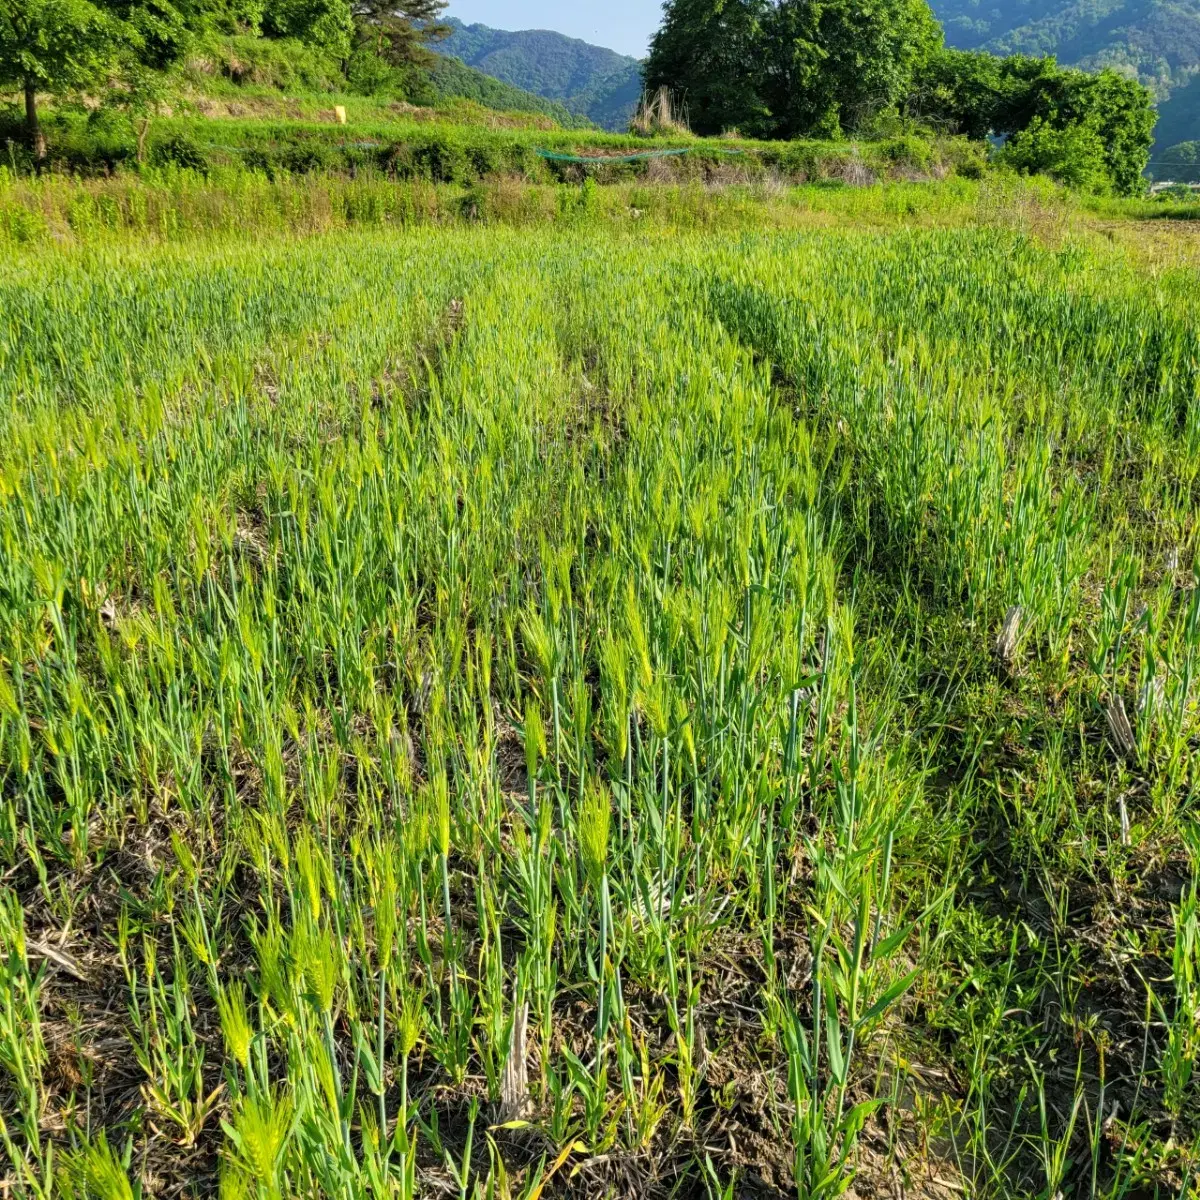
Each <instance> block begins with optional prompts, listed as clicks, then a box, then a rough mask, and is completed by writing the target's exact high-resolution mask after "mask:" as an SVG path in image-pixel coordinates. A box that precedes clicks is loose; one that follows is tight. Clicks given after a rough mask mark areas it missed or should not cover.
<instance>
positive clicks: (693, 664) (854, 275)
mask: <svg viewBox="0 0 1200 1200" xmlns="http://www.w3.org/2000/svg"><path fill="white" fill-rule="evenodd" d="M7 186H9V187H12V188H15V187H17V186H20V187H29V186H30V185H28V184H20V185H18V184H9V185H7ZM42 186H46V187H49V185H42ZM256 186H257V185H256ZM819 193H820V189H814V190H812V191H811V192H808V193H801V195H810V196H816V195H818V194H819ZM43 194H49V193H48V192H47V193H43ZM603 194H604V195H606V196H617V195H619V194H620V192H619V190H618V189H613V190H610V191H605V192H604V193H603ZM681 194H685V195H686V194H687V193H686V189H685V191H684V193H681ZM826 194H828V195H832V196H836V197H838V198H839V199H837V200H835V201H831V203H841V204H844V205H847V206H849V205H851V204H854V205H857V206H858V209H857V212H855V211H852V210H850V209H849V208H847V209H846V210H844V211H841V212H836V211H832V210H831V211H830V212H829V213H827V214H826V215H827V216H828V217H829V218H830V219H831V220H836V221H837V223H838V226H840V227H830V228H810V229H806V230H800V231H797V230H788V229H786V228H785V229H779V228H776V229H762V228H759V229H757V230H754V231H751V230H750V228H749V227H750V226H753V225H757V224H759V220H758V218H759V217H760V216H761V215H762V214H763V213H766V212H770V211H775V210H776V209H777V208H778V207H779V206H781V205H783V204H785V203H786V202H787V201H786V200H784V199H780V198H776V199H774V200H772V201H771V204H770V205H768V204H767V203H766V202H765V201H758V202H756V204H757V205H758V206H757V207H753V206H751V207H748V208H746V209H745V210H744V211H743V212H742V213H741V218H742V220H741V224H742V226H743V227H742V228H740V229H739V228H737V227H736V224H735V223H734V222H732V221H731V222H730V226H731V227H724V228H722V227H720V226H719V225H717V226H715V227H713V228H708V229H705V230H702V231H692V232H689V231H688V230H687V228H686V227H685V224H686V223H684V222H679V221H676V222H669V221H663V222H661V223H659V224H656V225H655V226H654V227H653V228H650V229H648V230H646V231H644V232H638V230H637V228H636V227H634V228H633V229H632V230H631V231H628V232H621V231H620V230H619V229H617V228H616V227H615V226H614V225H613V224H609V223H606V222H604V221H601V220H598V219H596V214H594V213H593V214H585V215H586V216H587V219H583V220H579V221H576V222H574V223H572V224H570V225H569V227H568V228H565V229H560V228H555V227H553V225H548V226H547V227H526V228H519V229H516V228H507V227H504V226H501V225H497V226H495V227H487V228H480V229H470V228H458V227H456V228H448V229H442V228H421V229H415V230H387V229H382V228H374V229H371V230H367V231H354V230H346V229H333V230H332V231H331V232H328V233H327V234H325V235H324V236H321V237H315V238H308V239H296V238H293V239H278V238H277V239H270V238H263V237H260V236H254V235H255V234H256V233H260V232H262V230H261V229H259V228H258V227H257V226H256V225H255V220H254V219H253V217H252V216H249V215H248V216H247V219H246V221H245V234H246V236H243V237H242V238H240V239H238V238H234V237H230V236H225V237H223V238H222V239H220V240H212V239H209V240H204V241H191V242H189V241H186V240H183V241H181V242H180V243H179V244H164V243H162V242H156V243H154V244H151V245H141V244H138V243H137V242H136V241H131V240H121V239H117V240H110V241H106V239H105V238H104V237H103V236H101V235H100V233H96V235H95V236H94V237H90V238H87V239H85V244H84V245H83V246H82V247H74V246H69V245H66V246H60V245H58V244H57V243H56V242H54V241H39V242H36V243H35V244H34V245H32V246H31V247H29V248H25V249H21V248H19V247H10V248H9V250H10V252H9V253H8V254H7V256H6V257H5V258H4V260H3V262H2V263H0V306H2V308H3V311H4V312H5V314H6V318H7V319H6V321H5V322H4V324H3V325H0V546H3V551H4V552H3V555H2V556H0V614H2V615H3V619H2V620H0V763H2V764H3V766H2V767H0V946H3V947H4V951H3V959H2V960H0V993H2V995H3V1000H4V1003H3V1004H2V1005H0V1021H2V1022H3V1024H0V1113H2V1114H3V1126H2V1128H0V1145H2V1146H3V1150H2V1151H0V1154H2V1155H3V1157H0V1163H3V1164H4V1165H3V1166H2V1167H0V1171H3V1172H5V1174H6V1186H7V1187H8V1188H10V1189H11V1190H12V1191H13V1192H14V1193H15V1194H18V1195H22V1196H37V1197H49V1196H58V1195H63V1196H68V1195H74V1196H85V1195H86V1196H92V1197H96V1198H103V1200H109V1198H115V1197H127V1196H131V1195H137V1194H143V1195H152V1194H153V1195H157V1194H162V1193H164V1192H172V1191H174V1192H179V1191H181V1192H182V1193H183V1194H190V1195H207V1194H213V1193H214V1192H215V1191H216V1189H217V1186H218V1181H219V1185H220V1189H221V1195H222V1196H229V1197H240V1196H247V1197H251V1196H252V1197H256V1198H264V1197H274V1196H280V1197H282V1196H296V1197H300V1196H313V1195H329V1196H338V1197H343V1196H368V1195H370V1196H385V1195H386V1196H402V1197H407V1196H415V1195H433V1194H449V1195H459V1196H463V1197H476V1196H478V1197H503V1196H512V1197H524V1198H526V1200H534V1198H535V1197H538V1196H545V1197H549V1196H552V1195H553V1196H565V1195H571V1196H580V1197H585V1196H586V1197H593V1196H599V1195H610V1196H613V1197H617V1196H631V1195H637V1196H669V1195H675V1196H684V1195H687V1196H691V1195H698V1196H704V1195H709V1196H713V1197H717V1196H736V1195H742V1194H754V1195H795V1196H799V1197H832V1196H835V1195H839V1194H846V1193H845V1188H846V1187H847V1186H849V1183H850V1180H851V1178H852V1177H855V1176H857V1178H855V1181H854V1187H855V1189H856V1194H858V1195H860V1196H862V1195H871V1194H890V1189H891V1188H892V1187H893V1186H894V1183H895V1181H896V1180H897V1179H899V1180H900V1181H902V1182H904V1183H905V1186H906V1188H907V1189H908V1191H907V1194H920V1190H921V1189H922V1188H924V1187H926V1186H931V1185H927V1181H928V1180H929V1179H930V1178H931V1177H932V1178H939V1179H943V1180H948V1181H950V1184H951V1186H952V1187H953V1189H954V1190H955V1191H956V1192H957V1193H958V1194H966V1195H971V1196H979V1197H1012V1198H1013V1200H1017V1198H1018V1197H1020V1198H1027V1197H1045V1198H1046V1200H1051V1198H1052V1197H1055V1196H1058V1195H1061V1196H1063V1197H1064V1198H1065V1197H1105V1198H1114V1200H1115V1198H1117V1197H1125V1198H1130V1200H1132V1198H1133V1197H1141V1196H1147V1197H1148V1196H1160V1197H1168V1196H1170V1197H1181V1198H1182V1197H1185V1196H1187V1195H1190V1194H1191V1192H1190V1189H1192V1188H1193V1186H1194V1182H1195V1173H1196V1170H1197V1166H1198V1165H1200V1121H1198V1120H1197V1114H1198V1113H1200V1103H1198V1102H1200V1095H1198V1082H1197V1080H1198V1076H1197V1072H1196V1067H1197V1058H1198V1056H1200V1036H1198V1034H1197V1029H1198V1028H1200V1024H1198V1022H1200V982H1198V981H1200V940H1198V929H1200V925H1198V922H1200V916H1198V912H1197V900H1196V896H1197V882H1198V871H1200V830H1198V828H1197V823H1196V815H1195V799H1196V792H1195V788H1196V777H1195V765H1194V764H1195V755H1194V749H1195V745H1196V739H1197V736H1198V734H1200V718H1198V712H1197V684H1196V675H1197V668H1198V667H1200V590H1198V589H1197V587H1196V576H1195V574H1194V566H1195V554H1196V549H1197V526H1196V513H1197V499H1198V496H1197V471H1198V470H1200V394H1198V375H1197V371H1198V368H1197V362H1198V361H1200V354H1198V351H1200V320H1198V317H1197V314H1198V313H1200V304H1198V301H1200V294H1198V293H1200V286H1198V284H1197V278H1196V275H1195V272H1194V271H1193V270H1181V269H1175V268H1167V267H1164V266H1161V265H1159V266H1154V265H1148V266H1147V265H1136V262H1137V260H1136V257H1135V256H1131V255H1129V254H1128V253H1127V252H1126V250H1125V249H1124V248H1123V246H1122V245H1115V246H1110V245H1108V244H1107V243H1104V244H1099V245H1097V244H1094V243H1093V242H1092V241H1090V240H1087V241H1085V240H1082V239H1077V238H1072V237H1063V236H1057V235H1056V236H1055V237H1053V238H1051V239H1049V240H1046V239H1045V238H1044V237H1041V236H1036V237H1035V236H1032V234H1031V233H1029V232H1025V231H1023V230H1022V229H1021V228H1020V227H1009V226H1011V225H1012V223H1011V222H1009V223H1007V224H1005V223H996V222H991V223H981V222H979V221H978V220H971V221H969V222H967V221H966V217H965V210H966V208H967V207H969V202H970V201H971V198H970V197H966V196H962V197H960V198H959V199H958V200H957V201H954V202H953V203H952V202H951V199H950V198H949V196H948V194H947V196H946V198H944V199H943V200H942V201H938V202H942V203H945V205H946V210H947V212H957V213H958V216H957V217H956V218H955V219H956V220H957V221H958V223H959V224H960V226H961V227H958V228H929V229H920V228H915V227H914V228H905V227H904V223H905V221H906V220H907V221H909V222H914V223H915V221H916V220H919V219H920V213H919V212H918V213H916V214H913V213H908V212H905V211H904V210H903V209H898V210H897V211H896V212H894V213H893V214H892V215H891V218H890V219H889V221H887V222H885V221H881V220H879V219H878V216H879V214H880V213H881V212H882V211H883V197H884V196H885V195H888V194H890V195H895V193H885V192H883V191H879V192H873V193H872V192H859V191H853V190H851V189H845V190H844V191H837V192H827V193H826ZM920 194H921V193H909V196H910V198H911V197H912V196H915V195H920ZM925 194H926V195H930V193H925ZM938 195H940V194H938ZM847 196H848V198H844V199H843V198H842V197H847ZM729 203H733V201H729ZM934 203H935V201H934V200H931V201H930V204H931V205H933V204H934ZM973 203H974V212H975V215H976V217H978V214H979V212H980V211H984V212H985V214H986V213H987V212H992V214H993V215H995V211H998V210H995V209H994V207H993V208H988V203H990V202H987V203H985V204H984V206H983V209H982V210H981V209H980V207H979V197H978V196H976V197H974V198H973ZM956 204H957V205H958V206H959V208H958V209H956V208H955V205H956ZM773 206H774V207H773ZM960 210H961V211H960ZM609 216H611V217H612V219H613V221H614V222H615V221H616V213H615V211H614V212H613V213H610V214H609ZM959 218H961V220H960V219H959ZM856 224H858V225H861V226H863V227H862V228H855V227H854V226H855V225H856ZM871 224H876V227H875V228H867V227H866V226H868V225H871ZM268 231H269V230H268ZM1033 232H1034V233H1037V232H1039V231H1038V230H1037V229H1034V230H1033ZM1042 232H1043V233H1044V231H1042ZM927 1194H939V1193H934V1192H929V1193H927Z"/></svg>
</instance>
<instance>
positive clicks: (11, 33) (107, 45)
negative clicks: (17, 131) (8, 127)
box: [0, 0, 125, 163]
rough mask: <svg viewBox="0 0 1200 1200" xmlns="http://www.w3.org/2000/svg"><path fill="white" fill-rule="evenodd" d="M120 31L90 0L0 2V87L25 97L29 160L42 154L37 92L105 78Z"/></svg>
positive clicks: (68, 88) (67, 88)
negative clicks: (10, 87) (15, 91)
mask: <svg viewBox="0 0 1200 1200" xmlns="http://www.w3.org/2000/svg"><path fill="white" fill-rule="evenodd" d="M124 34H125V30H124V29H123V28H122V24H121V22H120V21H118V20H116V19H114V18H113V16H112V15H111V13H109V12H108V11H107V10H106V9H105V8H104V7H102V6H101V5H98V4H94V3H92V2H91V0H4V4H3V5H0V87H4V86H15V87H17V88H19V89H20V90H21V91H22V92H23V93H24V96H25V131H26V137H27V138H28V141H29V148H30V150H32V152H33V156H34V158H35V159H36V160H37V161H38V162H39V163H41V162H42V161H44V159H45V157H46V138H45V134H44V133H43V132H42V127H41V122H40V120H39V118H38V107H37V98H38V93H39V92H51V93H54V94H59V95H61V94H62V93H64V92H68V91H72V90H75V89H78V88H82V87H84V86H88V85H94V84H95V83H96V81H97V80H99V79H104V78H105V76H106V75H107V73H108V72H109V71H111V70H112V69H113V68H114V67H115V66H116V63H117V57H118V52H119V49H120V46H121V42H122V40H123V37H124Z"/></svg>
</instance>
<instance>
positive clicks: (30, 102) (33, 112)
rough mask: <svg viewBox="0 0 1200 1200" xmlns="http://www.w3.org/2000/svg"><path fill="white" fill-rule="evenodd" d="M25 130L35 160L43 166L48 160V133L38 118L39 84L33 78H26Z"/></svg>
mask: <svg viewBox="0 0 1200 1200" xmlns="http://www.w3.org/2000/svg"><path fill="white" fill-rule="evenodd" d="M25 132H26V135H27V136H28V138H29V148H30V150H32V151H33V157H34V161H35V162H36V163H37V164H38V166H41V164H42V163H43V162H45V161H46V135H45V134H44V133H43V132H42V125H41V122H40V121H39V120H38V110H37V84H36V83H35V82H34V81H33V80H32V79H27V80H25Z"/></svg>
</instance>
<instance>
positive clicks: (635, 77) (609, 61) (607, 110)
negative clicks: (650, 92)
mask: <svg viewBox="0 0 1200 1200" xmlns="http://www.w3.org/2000/svg"><path fill="white" fill-rule="evenodd" d="M446 23H447V24H448V25H449V26H450V30H451V32H450V36H449V37H448V38H446V39H445V40H444V41H442V42H440V43H437V44H436V45H435V46H434V47H433V48H434V49H436V50H439V51H440V52H441V53H443V54H447V55H451V56H453V57H454V58H458V59H461V60H462V61H463V62H464V63H466V64H467V65H468V66H471V67H475V68H477V69H478V70H480V71H483V72H485V73H486V74H488V75H491V76H493V77H494V78H496V79H500V80H503V81H504V82H505V83H509V84H512V85H513V86H514V87H519V88H522V89H524V90H525V91H527V92H534V93H535V94H537V95H539V96H544V97H546V98H547V99H549V100H557V101H559V102H560V103H561V104H563V106H564V107H566V108H567V109H569V110H570V111H571V112H574V113H578V114H579V115H581V116H585V117H588V118H589V119H590V120H592V121H594V122H595V123H596V124H597V125H600V126H602V127H604V128H606V129H621V128H624V127H625V126H626V125H628V123H629V119H630V117H631V116H632V115H633V110H634V108H635V107H636V106H637V102H638V98H639V97H640V95H641V91H642V78H641V65H640V64H639V63H638V61H637V59H635V58H629V57H628V56H626V55H624V54H618V53H617V52H616V51H615V50H606V49H604V48H602V47H600V46H592V45H590V44H589V43H587V42H584V41H580V40H579V39H578V38H569V37H566V36H564V35H563V34H561V33H552V32H550V31H549V30H545V29H526V30H521V31H518V32H515V33H510V32H507V31H506V30H502V29H491V28H489V27H488V26H487V25H464V24H463V23H462V22H461V21H456V20H450V21H447V22H446Z"/></svg>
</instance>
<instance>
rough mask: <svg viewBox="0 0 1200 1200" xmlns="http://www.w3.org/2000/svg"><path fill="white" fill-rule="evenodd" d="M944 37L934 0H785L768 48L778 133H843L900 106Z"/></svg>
mask: <svg viewBox="0 0 1200 1200" xmlns="http://www.w3.org/2000/svg"><path fill="white" fill-rule="evenodd" d="M941 43H942V30H941V26H940V25H939V24H938V23H937V20H936V19H935V18H934V16H933V13H932V12H931V11H930V8H929V5H928V3H927V2H926V0H779V2H778V3H777V4H775V5H774V7H773V8H772V9H771V11H770V12H769V13H768V15H767V18H766V21H765V38H764V54H763V58H764V60H765V63H766V73H765V85H764V89H763V94H764V100H765V101H766V103H767V105H768V107H769V108H770V111H771V113H772V116H773V117H774V120H775V123H776V134H777V136H783V137H798V136H805V135H807V136H814V135H815V136H818V137H837V136H839V135H840V134H841V133H842V132H843V131H844V130H847V129H851V130H852V129H861V128H863V127H865V126H867V125H869V123H870V122H871V121H872V120H873V119H874V118H875V117H876V116H877V115H879V114H880V113H883V112H889V111H894V110H895V109H896V107H897V106H898V105H899V104H900V102H901V101H902V100H904V98H905V97H906V96H907V95H908V94H909V92H910V91H911V89H912V85H913V79H914V76H915V75H916V73H917V72H918V71H919V70H920V68H922V67H923V66H924V64H925V63H926V62H927V61H928V59H929V58H930V57H931V56H932V55H933V54H934V53H935V52H936V51H937V50H938V49H939V48H940V47H941Z"/></svg>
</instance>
